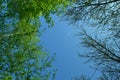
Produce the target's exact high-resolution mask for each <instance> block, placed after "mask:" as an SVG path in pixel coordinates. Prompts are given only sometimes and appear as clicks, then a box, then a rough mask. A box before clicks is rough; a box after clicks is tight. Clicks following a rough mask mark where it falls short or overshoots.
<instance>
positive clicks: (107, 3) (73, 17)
mask: <svg viewBox="0 0 120 80" xmlns="http://www.w3.org/2000/svg"><path fill="white" fill-rule="evenodd" d="M64 16H65V19H66V20H68V21H70V23H71V24H79V23H80V22H81V21H83V22H86V23H87V24H88V25H89V26H91V27H93V28H94V27H95V28H96V29H97V30H96V33H97V34H93V33H91V34H90V33H89V32H87V30H85V29H83V31H82V32H81V33H80V36H82V43H83V46H84V47H86V48H87V49H90V50H91V51H88V52H87V53H86V54H83V55H80V56H82V57H85V58H87V59H88V61H94V62H95V65H96V68H97V70H100V71H101V72H102V73H104V74H105V75H104V76H103V77H101V78H99V79H100V80H104V79H106V80H119V79H120V78H119V76H120V54H119V53H120V45H119V44H120V39H119V38H120V36H119V34H120V0H76V3H74V7H71V8H68V9H67V11H66V13H65V14H64ZM82 26H83V25H82ZM80 27H81V26H80ZM83 28H84V26H83ZM88 28H89V27H88ZM93 28H92V29H93ZM92 29H91V30H92ZM98 31H102V32H104V33H98ZM107 33H109V34H108V35H106V34H107ZM100 35H104V37H100ZM99 79H98V80H99Z"/></svg>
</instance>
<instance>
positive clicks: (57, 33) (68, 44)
mask: <svg viewBox="0 0 120 80" xmlns="http://www.w3.org/2000/svg"><path fill="white" fill-rule="evenodd" d="M53 20H54V23H55V24H54V27H53V28H49V29H47V30H46V31H45V32H44V33H43V34H42V36H41V44H42V45H43V47H44V48H45V50H46V51H47V52H49V53H50V54H53V53H56V60H55V61H54V63H53V67H54V68H57V69H58V71H57V75H56V80H71V77H75V76H79V75H81V74H85V75H88V76H89V77H90V76H91V75H92V74H93V73H94V69H91V68H90V65H93V64H91V63H89V64H84V63H83V62H84V61H85V59H83V58H80V57H79V56H78V54H79V53H84V51H85V49H84V48H83V47H82V46H81V44H80V38H79V36H77V35H76V34H78V32H79V29H77V28H75V26H70V25H69V24H68V22H66V21H60V18H58V17H56V16H55V15H53ZM46 26H47V25H46V23H45V22H44V21H43V20H42V27H46ZM96 76H98V73H96V74H95V75H94V77H96Z"/></svg>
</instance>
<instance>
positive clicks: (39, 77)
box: [0, 0, 71, 80]
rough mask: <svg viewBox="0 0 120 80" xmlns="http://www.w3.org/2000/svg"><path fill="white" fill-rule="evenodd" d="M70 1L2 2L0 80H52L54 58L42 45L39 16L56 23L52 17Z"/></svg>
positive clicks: (0, 2) (6, 0) (12, 0)
mask: <svg viewBox="0 0 120 80" xmlns="http://www.w3.org/2000/svg"><path fill="white" fill-rule="evenodd" d="M70 3H71V1H69V0H47V1H46V0H2V1H0V79H1V80H49V79H50V78H51V77H52V80H54V78H55V74H56V70H51V65H52V62H53V60H54V57H51V56H50V55H49V54H48V53H46V52H45V51H43V50H42V46H41V45H40V35H41V31H40V19H39V18H40V17H44V18H45V19H46V22H47V23H48V24H53V21H52V19H51V17H50V15H51V14H54V13H56V12H57V11H58V10H59V9H64V8H66V7H67V6H68V5H69V4H70Z"/></svg>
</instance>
